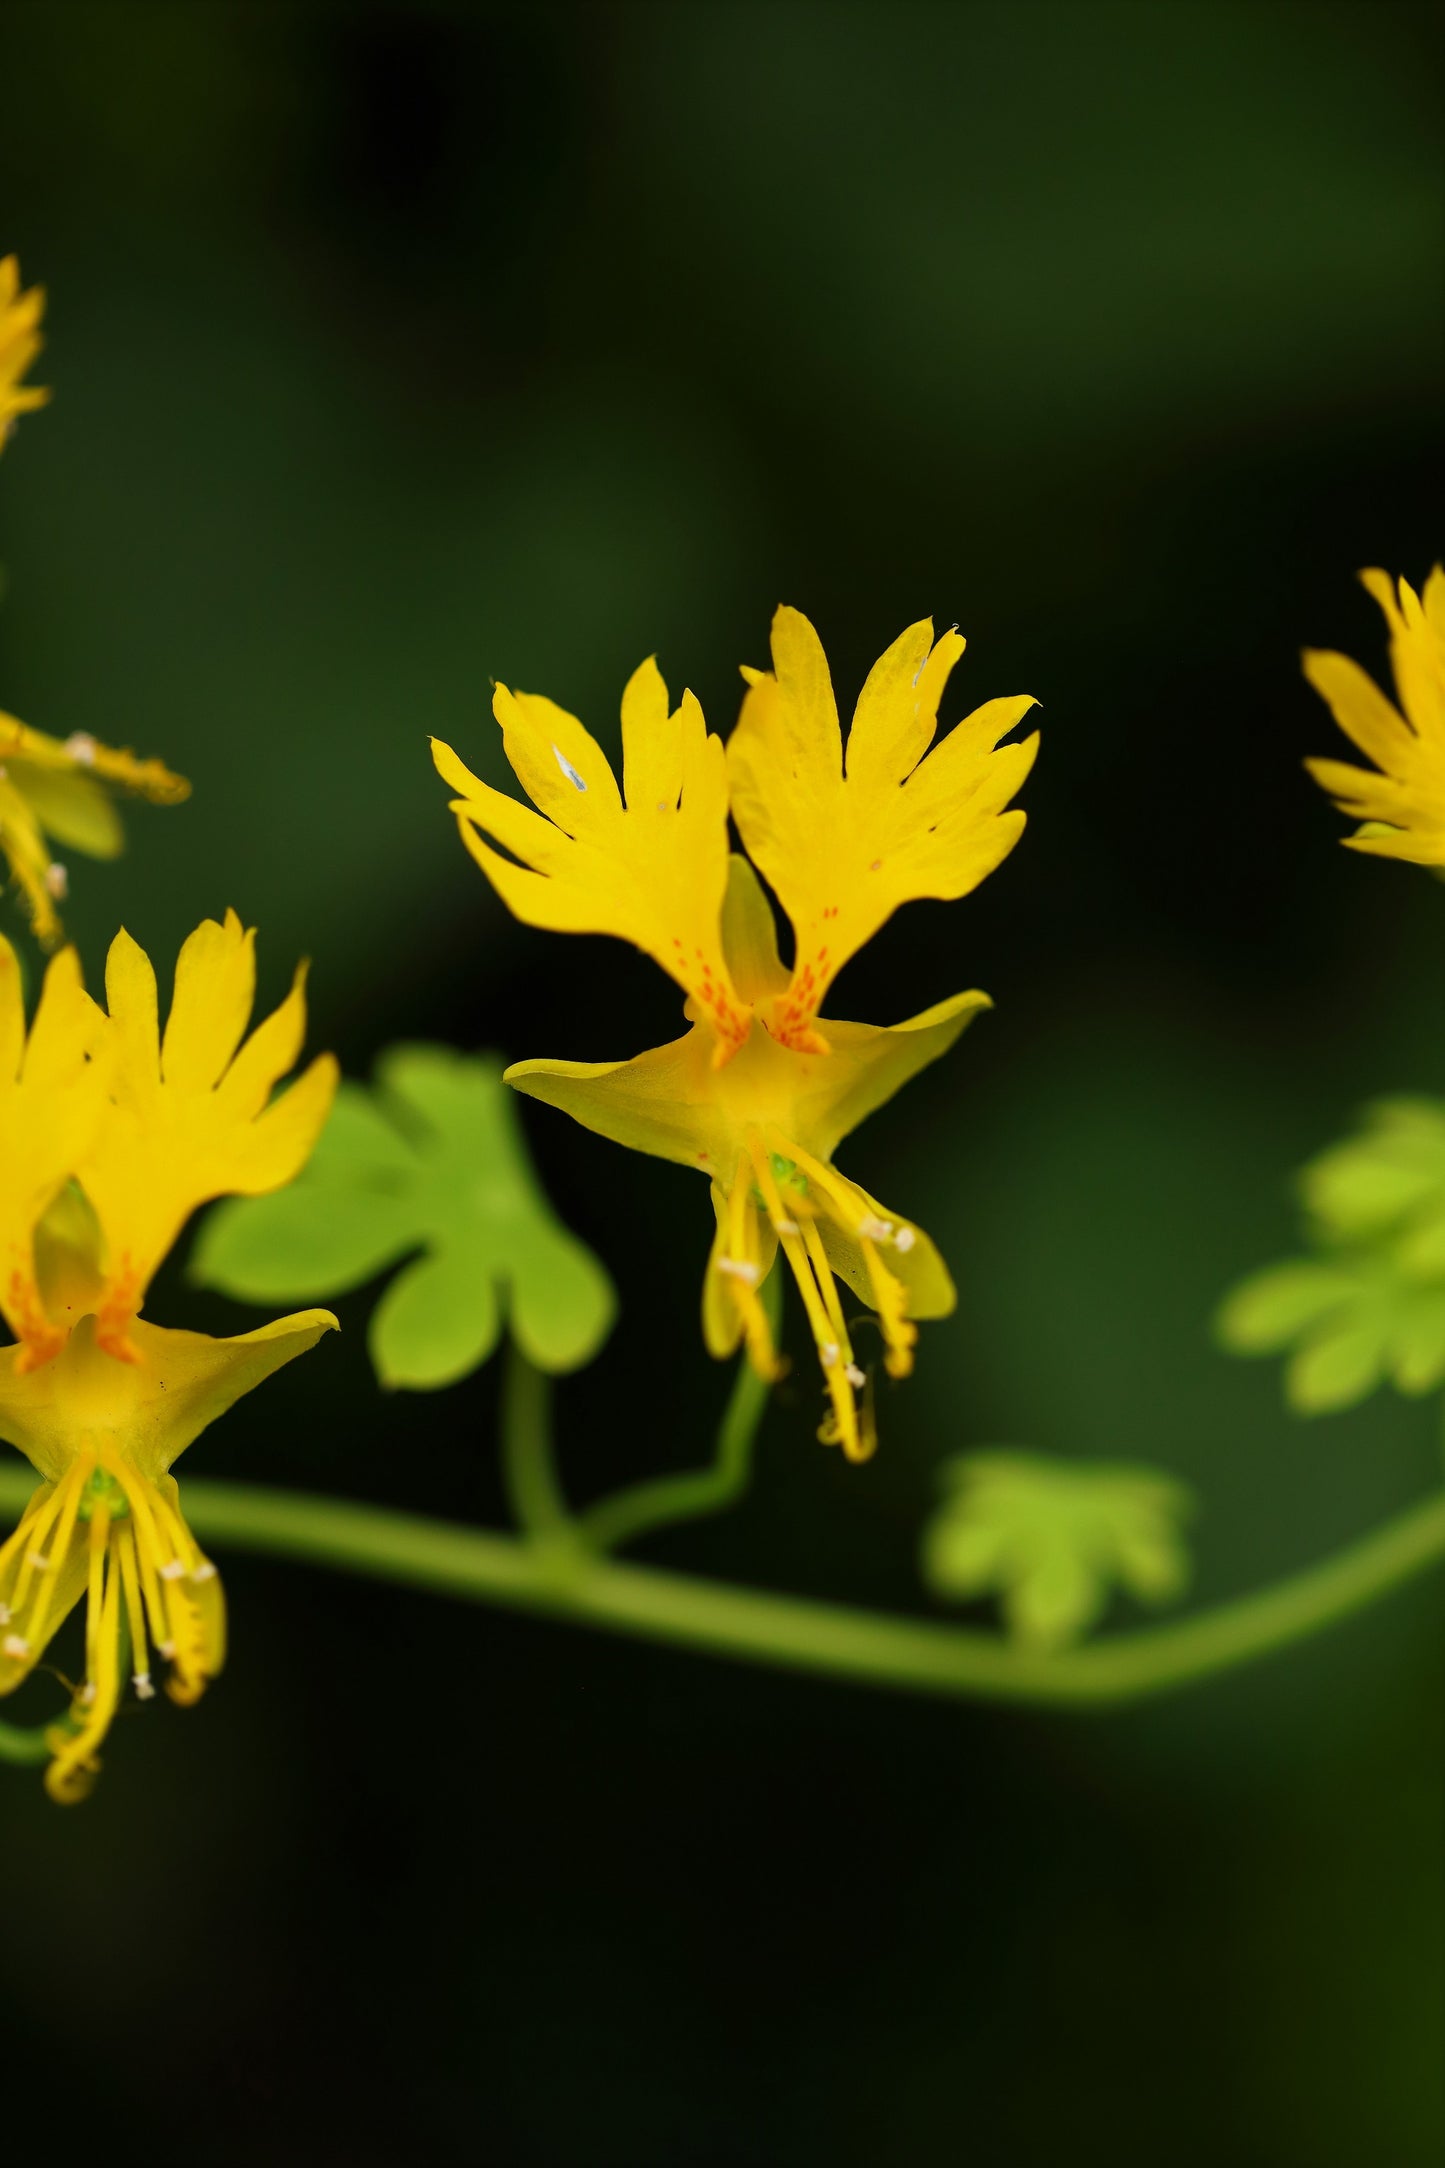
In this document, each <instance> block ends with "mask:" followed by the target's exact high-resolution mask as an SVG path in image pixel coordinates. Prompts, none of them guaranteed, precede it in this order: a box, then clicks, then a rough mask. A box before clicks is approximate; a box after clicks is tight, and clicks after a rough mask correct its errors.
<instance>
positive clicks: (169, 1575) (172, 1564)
mask: <svg viewBox="0 0 1445 2168" xmlns="http://www.w3.org/2000/svg"><path fill="white" fill-rule="evenodd" d="M185 1571H186V1562H185V1560H184V1559H183V1558H168V1559H167V1560H166V1562H165V1564H164V1565H163V1566H162V1567H161V1579H162V1580H163V1581H180V1580H183V1579H184V1578H185Z"/></svg>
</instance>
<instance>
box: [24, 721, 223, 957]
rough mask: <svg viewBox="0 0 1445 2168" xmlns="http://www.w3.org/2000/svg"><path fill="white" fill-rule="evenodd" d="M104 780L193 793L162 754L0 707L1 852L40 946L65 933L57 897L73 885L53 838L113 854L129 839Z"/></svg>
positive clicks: (160, 792)
mask: <svg viewBox="0 0 1445 2168" xmlns="http://www.w3.org/2000/svg"><path fill="white" fill-rule="evenodd" d="M107 784H109V785H113V786H114V787H115V788H117V789H120V790H125V791H130V792H132V793H133V794H135V795H136V796H138V797H142V798H148V799H149V800H150V801H151V803H152V804H153V805H179V804H180V803H181V801H182V800H183V799H185V798H189V796H190V794H191V786H190V784H189V783H188V782H187V781H186V780H185V778H184V776H179V775H172V773H171V771H170V769H169V768H167V767H165V766H164V765H163V764H162V763H161V762H160V761H159V760H137V759H136V756H135V754H134V753H132V752H129V751H125V750H122V751H119V752H117V751H115V750H113V749H112V748H111V747H110V746H108V745H101V744H100V743H98V741H97V740H96V739H94V738H92V737H91V736H90V735H89V734H88V733H87V732H86V731H83V730H78V731H76V732H75V734H74V736H72V737H69V738H66V739H64V740H61V739H59V738H48V737H47V736H46V735H45V733H44V731H41V730H28V729H27V728H26V726H25V724H24V723H21V722H17V721H16V719H15V717H14V716H13V715H7V714H5V713H4V711H3V710H0V853H3V854H4V857H5V860H6V863H7V864H8V866H9V868H10V877H11V879H12V880H13V881H14V883H15V885H16V887H17V888H18V889H19V890H20V892H21V894H22V895H23V897H24V899H25V905H26V909H27V910H28V912H29V914H30V922H31V926H32V928H33V930H34V933H35V937H36V939H37V940H38V941H39V942H40V943H41V944H42V946H43V947H46V948H51V947H53V946H54V945H55V943H56V942H57V941H58V940H59V939H60V935H61V924H60V914H59V912H58V911H57V910H56V905H57V903H61V902H63V901H64V899H65V894H66V890H67V887H68V882H67V878H66V871H65V867H64V866H63V865H62V864H60V863H59V862H58V861H57V860H56V859H55V858H54V857H53V856H52V854H51V849H50V844H51V841H52V840H53V841H55V842H56V843H59V844H61V845H63V846H65V847H67V848H69V849H71V850H76V851H83V852H84V853H85V855H86V857H88V858H114V857H116V856H117V855H118V854H119V852H120V851H121V850H122V849H123V848H124V846H125V833H124V830H123V829H122V827H121V820H120V815H119V813H118V812H117V811H116V808H115V805H114V802H113V800H112V799H111V796H110V793H109V791H108V790H107V789H106V785H107Z"/></svg>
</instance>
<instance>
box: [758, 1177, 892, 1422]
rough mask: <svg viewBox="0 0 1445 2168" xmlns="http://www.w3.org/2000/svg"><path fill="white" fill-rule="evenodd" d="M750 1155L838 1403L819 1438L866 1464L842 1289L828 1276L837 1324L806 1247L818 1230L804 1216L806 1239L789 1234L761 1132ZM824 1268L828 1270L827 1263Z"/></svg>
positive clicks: (830, 1391) (833, 1399) (830, 1394)
mask: <svg viewBox="0 0 1445 2168" xmlns="http://www.w3.org/2000/svg"><path fill="white" fill-rule="evenodd" d="M748 1153H749V1156H750V1158H751V1160H752V1163H753V1171H754V1173H755V1174H756V1176H757V1181H758V1188H759V1189H760V1190H761V1192H762V1196H763V1202H764V1203H765V1204H766V1206H767V1209H768V1217H769V1218H770V1219H771V1221H772V1223H773V1227H774V1229H775V1230H776V1232H777V1236H778V1241H779V1242H780V1243H781V1245H782V1249H783V1254H784V1256H785V1257H786V1258H787V1260H788V1263H789V1265H790V1266H791V1267H792V1272H793V1278H794V1279H795V1280H796V1281H797V1283H798V1293H799V1294H800V1295H801V1296H802V1298H803V1308H804V1309H805V1310H806V1311H807V1313H808V1323H809V1325H810V1326H811V1327H812V1331H813V1339H814V1341H815V1343H816V1345H817V1349H818V1360H819V1362H820V1363H821V1365H822V1369H823V1382H824V1384H825V1385H826V1386H827V1388H828V1397H829V1399H830V1400H831V1402H832V1404H833V1414H832V1422H831V1423H825V1424H824V1426H823V1428H822V1429H821V1430H820V1431H819V1433H818V1435H819V1437H820V1439H822V1440H823V1442H824V1443H825V1444H835V1443H836V1444H841V1445H842V1448H843V1450H844V1452H845V1453H846V1454H847V1456H848V1458H849V1459H850V1460H864V1459H866V1458H867V1454H868V1451H869V1450H871V1448H865V1446H864V1443H863V1440H862V1439H861V1438H860V1436H859V1432H858V1410H857V1405H856V1403H855V1401H854V1398H853V1388H852V1386H851V1385H850V1384H849V1382H848V1377H847V1372H846V1365H845V1361H844V1350H845V1349H848V1353H847V1361H848V1362H851V1360H852V1350H851V1349H850V1348H848V1331H847V1327H846V1326H845V1325H844V1323H843V1314H842V1310H841V1308H839V1307H838V1303H837V1291H836V1289H834V1288H833V1281H832V1274H831V1272H829V1273H828V1274H827V1286H828V1288H829V1290H830V1292H831V1293H832V1295H833V1306H834V1309H836V1310H837V1317H836V1321H835V1318H834V1316H833V1314H832V1312H830V1310H829V1308H828V1305H827V1301H826V1299H825V1297H824V1296H823V1295H822V1294H821V1293H820V1292H819V1282H818V1280H817V1279H816V1278H815V1277H814V1265H813V1262H812V1258H811V1254H810V1249H809V1248H808V1247H806V1246H805V1244H806V1238H807V1235H808V1234H809V1233H811V1234H812V1236H813V1239H814V1241H816V1240H817V1233H816V1229H814V1228H813V1226H812V1217H811V1214H808V1215H805V1216H804V1217H803V1221H802V1225H803V1229H804V1233H803V1234H802V1235H801V1236H800V1235H799V1234H798V1233H797V1231H796V1230H795V1231H794V1232H793V1233H791V1234H789V1233H787V1232H786V1231H785V1230H786V1228H787V1226H788V1225H789V1217H788V1214H787V1213H786V1212H785V1211H784V1210H783V1200H782V1197H781V1195H780V1194H779V1191H778V1184H777V1177H776V1176H775V1175H774V1173H773V1169H772V1162H771V1160H770V1158H769V1155H768V1151H767V1150H766V1148H765V1147H764V1145H763V1142H762V1140H761V1138H759V1137H758V1136H757V1135H756V1134H750V1135H749V1137H748ZM784 1156H788V1155H784ZM824 1270H825V1272H826V1271H827V1266H826V1260H825V1264H824Z"/></svg>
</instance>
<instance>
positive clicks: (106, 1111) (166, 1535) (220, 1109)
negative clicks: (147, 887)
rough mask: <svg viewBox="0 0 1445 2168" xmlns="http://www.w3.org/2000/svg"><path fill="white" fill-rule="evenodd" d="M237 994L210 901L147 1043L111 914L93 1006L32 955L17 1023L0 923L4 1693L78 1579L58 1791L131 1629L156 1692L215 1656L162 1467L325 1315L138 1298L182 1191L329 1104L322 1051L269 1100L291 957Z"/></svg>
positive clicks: (108, 1701)
mask: <svg viewBox="0 0 1445 2168" xmlns="http://www.w3.org/2000/svg"><path fill="white" fill-rule="evenodd" d="M254 993H255V967H254V936H253V935H252V934H250V933H248V932H245V931H244V930H243V929H242V927H241V924H240V921H239V920H238V919H237V918H236V916H235V914H234V913H233V912H228V913H227V916H226V920H225V923H224V924H222V925H218V924H216V923H215V921H213V920H206V921H205V922H204V923H203V924H202V925H201V926H199V927H198V928H197V929H196V931H195V933H193V934H192V935H191V936H190V938H189V939H188V940H187V942H186V943H185V945H184V947H183V948H182V950H181V954H180V959H179V962H178V963H177V966H176V988H175V996H174V999H173V1001H172V1003H171V1010H170V1016H169V1019H168V1021H167V1024H166V1030H165V1036H164V1039H163V1040H162V1039H161V1037H160V1034H159V1028H158V1018H157V1005H156V983H155V974H154V972H153V971H152V969H151V966H150V963H149V961H148V959H147V958H146V957H145V956H144V955H143V954H142V952H141V950H140V949H138V948H137V947H136V945H135V943H134V942H133V941H132V940H131V939H130V937H129V936H128V935H126V934H121V935H119V936H118V937H117V939H116V941H115V943H114V944H113V946H112V948H111V952H110V961H109V967H108V970H107V994H108V1000H109V1014H108V1015H107V1014H106V1013H105V1012H104V1011H102V1010H101V1009H99V1008H98V1007H97V1006H96V1005H95V1003H93V1002H92V1001H91V1000H90V998H89V997H88V996H87V995H86V994H85V992H84V991H83V989H82V987H81V983H80V974H79V970H78V968H77V967H76V964H75V959H74V955H73V952H71V951H69V950H67V951H65V952H64V953H63V954H62V955H60V956H58V957H56V958H55V959H54V961H53V962H52V963H51V965H50V967H49V970H48V971H47V973H46V978H45V984H44V987H43V989H42V993H41V998H40V1002H39V1005H38V1008H37V1011H36V1015H35V1019H34V1023H33V1025H32V1027H31V1030H30V1032H29V1035H28V1038H27V1034H26V1030H25V1018H24V1012H23V1009H22V1007H21V1002H20V991H19V976H18V969H17V965H16V959H15V954H14V951H13V950H12V949H11V948H10V946H9V944H8V943H7V942H5V941H4V940H3V939H0V1265H3V1278H0V1290H3V1297H0V1308H3V1311H4V1314H5V1317H6V1319H7V1320H8V1322H9V1323H10V1325H11V1327H12V1329H13V1330H14V1332H15V1334H16V1339H17V1345H16V1346H14V1347H7V1348H4V1349H0V1438H4V1439H5V1440H6V1441H7V1442H8V1443H9V1444H11V1445H14V1446H17V1447H18V1448H19V1450H20V1451H21V1452H22V1453H24V1454H25V1455H26V1457H27V1458H28V1459H29V1460H30V1461H31V1462H32V1464H33V1465H34V1467H35V1470H36V1472H37V1474H38V1475H39V1476H40V1478H41V1482H40V1487H39V1488H38V1489H37V1490H36V1492H35V1493H34V1495H33V1497H32V1498H31V1500H30V1503H29V1505H28V1506H27V1508H26V1510H25V1514H24V1517H23V1519H22V1520H21V1523H20V1525H19V1527H18V1528H17V1529H16V1530H15V1532H14V1534H13V1535H12V1536H11V1537H10V1538H9V1540H8V1542H6V1543H5V1544H3V1546H0V1694H6V1693H9V1692H11V1691H12V1690H13V1689H14V1688H15V1687H16V1686H18V1685H19V1684H20V1682H21V1681H22V1680H23V1679H24V1678H26V1677H27V1676H28V1675H29V1673H30V1672H31V1671H32V1670H33V1669H34V1667H35V1665H36V1664H37V1663H38V1662H39V1661H40V1659H41V1657H42V1655H43V1654H44V1651H45V1649H46V1646H47V1644H48V1643H49V1641H50V1640H51V1638H52V1636H53V1635H54V1634H55V1632H56V1630H57V1628H58V1627H59V1626H60V1625H61V1624H62V1623H63V1622H64V1620H65V1618H66V1616H67V1615H68V1613H69V1612H70V1611H71V1610H73V1609H74V1607H75V1606H76V1605H77V1604H78V1603H79V1601H80V1599H81V1597H82V1596H84V1597H85V1598H86V1627H85V1670H84V1674H83V1678H82V1681H81V1683H80V1685H79V1686H78V1687H77V1688H76V1690H75V1692H74V1695H73V1699H72V1703H71V1708H70V1712H69V1715H68V1717H67V1718H66V1719H65V1721H64V1722H63V1723H61V1724H59V1725H57V1726H55V1727H54V1729H53V1730H52V1732H51V1734H50V1743H51V1747H52V1750H53V1752H54V1756H55V1758H54V1760H53V1761H52V1763H51V1765H50V1768H49V1770H48V1772H47V1776H46V1783H47V1786H48V1788H49V1790H50V1792H51V1794H52V1796H53V1797H54V1798H56V1799H61V1800H69V1799H74V1798H77V1797H79V1796H80V1795H81V1794H82V1793H83V1792H84V1791H85V1790H86V1789H88V1787H89V1784H90V1782H91V1780H92V1779H93V1777H94V1775H95V1771H96V1769H97V1767H98V1763H97V1760H96V1752H97V1748H98V1747H99V1745H100V1742H101V1741H102V1739H103V1738H104V1736H105V1733H106V1731H107V1730H108V1728H109V1726H110V1723H111V1721H112V1719H113V1717H114V1715H115V1712H116V1708H117V1706H118V1703H119V1700H120V1696H121V1693H122V1691H123V1687H124V1672H125V1668H126V1663H127V1654H126V1652H127V1650H128V1651H129V1659H128V1660H129V1665H130V1670H131V1674H132V1683H133V1685H134V1689H135V1692H136V1694H137V1695H138V1697H140V1698H141V1699H143V1700H144V1699H148V1698H149V1697H150V1695H151V1694H152V1692H153V1686H152V1680H151V1672H150V1656H149V1653H148V1652H149V1649H150V1647H151V1646H152V1644H153V1645H154V1646H155V1649H156V1651H157V1653H158V1654H159V1655H160V1656H162V1657H163V1658H164V1659H165V1660H166V1661H167V1662H168V1664H169V1666H170V1671H169V1676H168V1679H167V1682H166V1684H167V1691H168V1692H169V1694H170V1695H171V1697H172V1699H173V1700H176V1701H178V1702H182V1703H188V1702H191V1701H194V1700H195V1699H196V1698H197V1696H198V1695H199V1694H200V1693H201V1692H202V1691H203V1690H204V1688H205V1686H206V1683H207V1681H208V1680H210V1679H212V1678H214V1677H215V1676H216V1674H217V1673H218V1672H219V1670H220V1668H221V1664H222V1661H223V1659H224V1655H225V1616H224V1608H223V1605H222V1600H221V1589H220V1583H219V1581H218V1579H217V1577H216V1570H215V1568H214V1566H212V1565H211V1563H210V1561H209V1560H208V1559H207V1558H205V1557H204V1556H203V1554H202V1553H201V1551H200V1550H199V1549H198V1547H197V1545H196V1542H195V1539H194V1537H193V1536H192V1535H191V1532H190V1530H189V1528H188V1527H187V1526H186V1522H185V1518H184V1515H183V1513H182V1511H181V1505H180V1497H179V1493H178V1491H177V1487H176V1483H175V1480H174V1478H173V1476H172V1475H171V1473H170V1470H171V1467H172V1465H173V1463H174V1462H175V1461H176V1459H177V1458H178V1457H179V1455H180V1454H181V1453H182V1452H184V1450H185V1448H186V1447H187V1446H188V1445H189V1444H190V1443H191V1441H192V1439H193V1438H195V1437H197V1436H198V1435H199V1434H200V1432H201V1431H202V1430H204V1429H205V1427H206V1425H207V1424H208V1423H211V1422H214V1420H215V1419H216V1417H217V1416H218V1415H222V1414H224V1413H225V1411H226V1409H227V1408H229V1407H230V1406H231V1405H232V1403H233V1402H234V1401H236V1400H238V1399H239V1398H240V1397H241V1395H242V1394H243V1393H247V1392H249V1391H250V1390H251V1388H252V1387H253V1386H255V1385H259V1384H260V1383H261V1381H262V1380H263V1379H264V1378H267V1377H269V1376H270V1375H271V1373H272V1371H274V1370H278V1369H280V1368H281V1366H282V1365H283V1364H284V1363H287V1362H290V1361H291V1359H292V1357H293V1356H295V1355H299V1354H301V1353H303V1352H304V1350H305V1349H307V1348H309V1347H312V1346H314V1345H315V1343H316V1341H317V1340H318V1339H319V1338H320V1337H321V1335H322V1333H323V1332H326V1331H328V1330H330V1329H332V1328H333V1327H334V1326H335V1323H336V1320H335V1319H334V1318H333V1317H332V1316H331V1314H330V1312H329V1311H326V1310H307V1311H303V1312H301V1313H300V1314H298V1315H297V1316H295V1317H287V1318H281V1319H280V1320H278V1321H277V1322H276V1323H275V1324H272V1325H266V1326H263V1327H262V1328H261V1329H260V1330H259V1331H257V1332H250V1333H245V1334H243V1335H241V1337H240V1338H238V1339H234V1340H214V1339H211V1338H209V1337H208V1336H207V1335H206V1334H204V1333H193V1332H173V1331H167V1330H165V1329H164V1328H162V1327H160V1326H156V1325H151V1324H148V1323H144V1322H142V1320H141V1319H140V1318H139V1317H138V1316H137V1314H136V1313H137V1312H138V1311H139V1309H140V1305H141V1302H142V1299H143V1297H144V1294H145V1290H146V1286H147V1284H148V1282H149V1280H150V1277H151V1274H152V1273H153V1272H154V1270H155V1268H156V1266H157V1265H158V1264H159V1263H160V1261H161V1259H162V1257H163V1256H164V1254H165V1252H166V1250H167V1249H168V1248H169V1247H170V1245H171V1243H172V1242H173V1241H174V1240H175V1238H176V1236H177V1234H178V1233H179V1232H180V1229H181V1226H182V1224H183V1223H184V1221H185V1219H186V1218H187V1217H188V1215H189V1214H190V1212H191V1211H192V1210H193V1209H194V1208H195V1207H196V1206H197V1205H198V1204H201V1203H203V1202H205V1201H206V1200H207V1199H209V1198H211V1197H216V1196H220V1195H222V1194H225V1193H228V1192H231V1191H239V1192H242V1193H246V1194H252V1193H255V1192H257V1191H260V1190H265V1189H273V1188H278V1187H280V1185H281V1184H282V1183H284V1182H287V1181H289V1180H290V1179H291V1178H292V1176H293V1175H295V1174H296V1173H297V1172H298V1171H299V1169H300V1167H301V1166H302V1164H303V1163H304V1161H305V1159H306V1157H307V1155H308V1153H309V1152H310V1149H311V1146H312V1145H313V1143H314V1142H315V1139H316V1136H317V1134H318V1133H319V1131H320V1129H321V1127H322V1125H323V1123H324V1122H325V1120H326V1116H327V1113H328V1111H329V1109H330V1105H331V1100H332V1096H333V1094H334V1092H335V1088H336V1065H335V1063H334V1062H333V1061H332V1060H331V1058H330V1056H328V1055H323V1056H322V1057H321V1058H320V1059H319V1060H317V1061H315V1062H313V1063H312V1065H311V1067H310V1068H309V1069H307V1070H306V1071H305V1072H304V1074H303V1075H302V1076H301V1077H300V1078H299V1079H298V1081H297V1082H296V1083H295V1084H293V1085H292V1086H291V1088H290V1089H289V1090H288V1091H287V1092H285V1093H284V1094H283V1095H282V1097H281V1098H279V1099H278V1100H277V1101H276V1103H275V1104H274V1105H273V1106H270V1107H269V1108H268V1106H267V1101H268V1100H269V1098H270V1095H271V1089H272V1086H273V1085H274V1084H275V1083H276V1081H277V1080H278V1078H280V1077H281V1076H282V1075H283V1074H284V1072H285V1071H286V1070H287V1069H289V1068H290V1067H291V1066H292V1064H293V1062H294V1061H295V1058H296V1054H297V1051H298V1049H299V1045H300V1039H301V1034H302V1029H303V1026H304V1022H305V1008H304V999H303V994H302V988H301V981H300V978H299V976H298V979H297V983H296V985H295V986H294V987H293V989H292V992H291V993H290V995H289V996H288V997H287V999H286V1000H285V1001H284V1002H283V1003H282V1005H281V1007H280V1008H279V1009H277V1010H276V1011H275V1013H274V1014H273V1015H271V1016H269V1017H268V1018H267V1019H266V1020H265V1022H264V1023H262V1024H261V1025H259V1026H258V1027H257V1029H256V1030H255V1031H254V1032H252V1034H251V1035H250V1037H249V1038H246V1037H245V1034H246V1027H247V1024H248V1022H249V1019H250V1014H251V1007H252V1002H253V999H254ZM243 1041H244V1043H242V1042H243Z"/></svg>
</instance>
